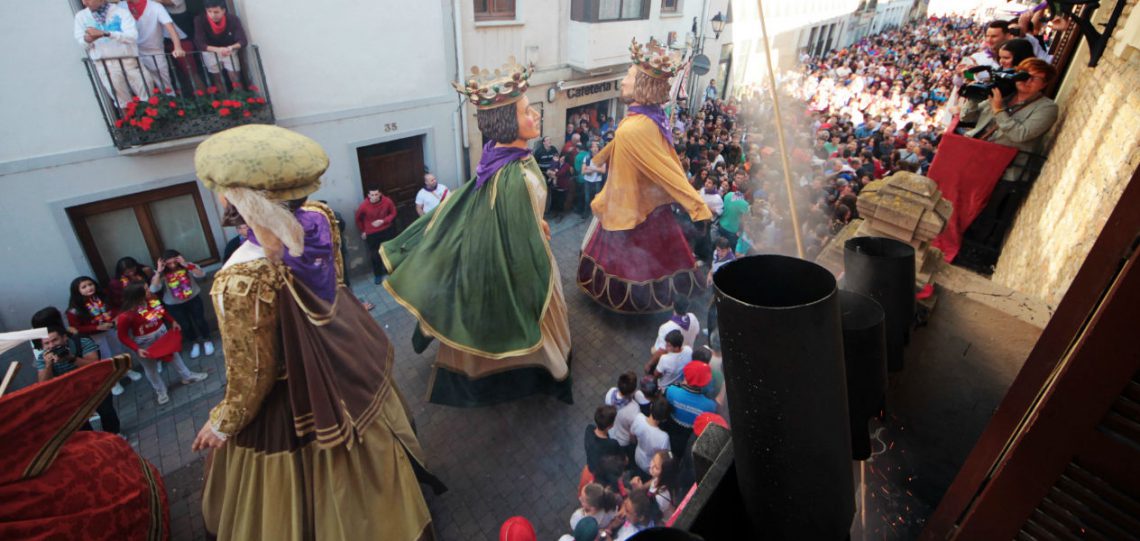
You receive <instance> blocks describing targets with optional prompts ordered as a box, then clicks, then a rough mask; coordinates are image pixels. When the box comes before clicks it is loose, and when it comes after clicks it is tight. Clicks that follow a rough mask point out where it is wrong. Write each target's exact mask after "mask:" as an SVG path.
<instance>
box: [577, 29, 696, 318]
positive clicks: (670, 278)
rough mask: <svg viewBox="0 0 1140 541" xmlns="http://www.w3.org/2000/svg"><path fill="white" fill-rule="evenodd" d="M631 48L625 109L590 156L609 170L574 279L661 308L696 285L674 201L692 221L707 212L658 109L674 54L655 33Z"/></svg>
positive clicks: (645, 308) (635, 306)
mask: <svg viewBox="0 0 1140 541" xmlns="http://www.w3.org/2000/svg"><path fill="white" fill-rule="evenodd" d="M629 50H630V58H631V60H632V61H633V65H632V66H630V68H629V72H628V73H627V74H626V76H625V78H624V79H622V81H621V96H622V100H623V101H625V102H626V104H627V105H628V106H629V108H628V111H627V113H628V114H627V115H626V117H625V119H623V120H622V121H621V124H619V125H618V129H617V133H616V134H614V139H613V141H611V142H610V143H609V144H608V145H606V146H605V148H603V149H602V150H601V152H599V153H598V155H596V156H594V159H593V162H594V164H595V165H598V166H601V165H606V166H607V168H608V171H609V177H608V178H607V179H606V185H605V187H604V188H602V191H601V192H600V193H598V195H597V197H595V198H594V201H593V203H592V204H591V205H590V208H591V209H592V210H593V212H594V220H593V221H592V222H591V224H590V228H589V230H588V231H587V232H586V238H585V239H584V242H583V244H582V255H581V258H580V259H579V262H578V286H579V287H580V288H581V289H582V290H583V291H585V292H586V294H588V295H589V296H590V297H591V298H593V299H594V300H595V301H597V302H598V303H599V304H601V305H602V306H604V307H606V308H608V309H610V310H614V311H616V312H622V313H647V312H661V311H664V310H668V309H670V308H672V306H673V299H674V297H675V296H679V295H680V296H688V295H691V294H692V293H694V292H695V290H696V289H697V288H699V287H701V285H700V284H701V280H700V279H699V277H698V276H697V274H698V273H697V271H696V267H697V262H696V259H695V258H694V257H693V252H692V250H691V249H690V248H689V244H688V242H687V241H686V240H685V236H684V233H682V231H681V227H680V225H678V224H677V221H676V219H675V218H674V217H673V213H672V209H671V207H672V203H674V202H676V203H678V204H679V205H680V206H681V207H682V208H683V209H684V211H685V212H687V213H688V214H689V217H690V218H692V220H693V221H694V222H695V221H701V220H709V219H711V218H712V213H711V212H710V211H709V209H708V206H706V205H705V203H704V201H703V200H702V199H701V196H700V194H699V193H697V191H696V190H695V189H694V188H693V187H692V186H691V185H690V184H689V181H688V178H687V177H686V176H685V172H684V170H683V169H682V168H681V162H680V160H679V159H678V158H677V153H676V151H675V150H674V149H673V135H672V132H671V130H670V127H669V125H668V124H669V123H668V120H667V119H666V116H665V113H664V111H663V110H662V108H661V106H662V104H664V103H666V102H668V101H669V90H670V83H669V80H670V79H671V78H672V77H673V76H674V75H676V73H677V70H678V68H679V61H678V60H677V59H676V58H674V57H673V56H672V55H670V54H669V52H668V51H667V50H666V49H665V48H664V47H662V46H661V45H660V44H658V43H657V42H656V41H655V40H653V39H650V40H649V43H647V44H644V45H642V44H639V43H637V40H636V39H634V40H633V41H632V43H631V44H630V48H629Z"/></svg>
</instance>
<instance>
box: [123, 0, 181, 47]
mask: <svg viewBox="0 0 1140 541" xmlns="http://www.w3.org/2000/svg"><path fill="white" fill-rule="evenodd" d="M123 4H126V2H123ZM131 18H132V19H133V18H134V16H131ZM172 23H174V20H173V19H171V18H170V14H169V13H167V11H166V8H164V7H162V4H159V3H158V2H147V3H146V10H144V11H143V14H142V17H139V19H138V21H135V27H137V28H138V32H139V52H140V53H142V54H160V53H163V52H164V50H163V46H162V37H163V36H164V35H165V33H166V29H164V28H163V25H165V24H172ZM174 29H175V30H178V33H179V34H180V35H179V36H178V37H179V38H180V39H181V38H185V37H186V36H185V35H184V34H183V33H182V30H181V29H179V28H178V27H174ZM167 37H169V36H167Z"/></svg>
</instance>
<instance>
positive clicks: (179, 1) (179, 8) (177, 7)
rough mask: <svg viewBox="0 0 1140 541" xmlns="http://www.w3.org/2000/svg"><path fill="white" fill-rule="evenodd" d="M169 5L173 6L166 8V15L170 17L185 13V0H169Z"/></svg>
mask: <svg viewBox="0 0 1140 541" xmlns="http://www.w3.org/2000/svg"><path fill="white" fill-rule="evenodd" d="M171 3H172V4H174V5H173V6H170V7H168V8H166V12H167V13H169V14H171V15H180V14H182V13H186V0H171ZM163 7H166V6H163Z"/></svg>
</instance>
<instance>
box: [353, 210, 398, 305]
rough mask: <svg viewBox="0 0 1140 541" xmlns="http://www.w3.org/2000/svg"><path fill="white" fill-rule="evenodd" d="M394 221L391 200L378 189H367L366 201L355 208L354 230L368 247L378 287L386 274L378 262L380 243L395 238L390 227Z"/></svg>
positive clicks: (382, 265) (394, 211) (394, 216)
mask: <svg viewBox="0 0 1140 541" xmlns="http://www.w3.org/2000/svg"><path fill="white" fill-rule="evenodd" d="M395 220H396V204H395V203H393V202H392V198H390V197H387V196H385V195H384V194H382V193H380V188H369V189H368V199H365V200H364V202H363V203H361V204H360V206H359V207H357V208H356V228H357V229H359V230H360V238H362V239H364V241H365V244H367V245H368V259H369V261H371V262H372V277H373V282H374V283H376V284H378V285H379V284H380V282H381V281H382V280H383V279H384V275H385V274H386V271H385V270H384V262H383V261H381V260H380V243H382V242H384V241H387V240H391V239H392V238H393V237H395V236H396V229H395V228H394V227H392V223H393V222H394V221H395Z"/></svg>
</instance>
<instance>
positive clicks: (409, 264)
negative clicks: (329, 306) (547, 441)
mask: <svg viewBox="0 0 1140 541" xmlns="http://www.w3.org/2000/svg"><path fill="white" fill-rule="evenodd" d="M530 73H531V70H530V69H529V68H525V67H522V66H520V65H517V64H515V62H514V60H513V59H511V60H510V61H508V63H507V64H506V65H504V66H503V67H502V68H499V69H496V70H494V71H493V72H492V71H488V70H480V69H478V68H473V69H472V74H471V76H470V77H469V78H468V80H467V81H465V82H464V83H463V84H462V85H456V89H457V90H458V91H459V92H460V94H462V95H463V96H464V97H465V98H466V99H468V100H470V102H471V103H472V105H474V106H475V109H476V117H477V119H478V122H479V130H480V131H481V132H482V133H483V136H484V138H486V140H487V143H486V144H485V145H484V146H483V155H482V157H481V159H480V160H479V166H478V168H477V169H476V171H475V178H474V179H472V180H471V181H470V182H467V183H466V184H464V185H463V187H462V188H460V189H458V190H456V191H455V192H453V193H452V194H451V196H450V197H448V198H447V199H446V200H444V202H443V203H441V204H440V205H439V206H438V207H436V208H435V209H434V210H433V211H432V212H430V213H428V214H425V215H423V216H421V217H420V218H419V219H418V220H416V222H415V223H413V224H412V225H411V226H409V227H408V228H407V229H406V230H404V232H403V233H401V234H400V236H398V237H396V238H395V239H393V240H391V241H388V242H386V243H384V244H383V245H382V246H381V247H380V256H381V258H382V259H383V261H384V265H385V266H386V267H387V268H388V271H389V272H390V273H391V274H390V276H389V278H388V280H387V281H386V282H384V288H385V289H387V290H388V292H389V293H391V294H392V297H394V298H395V299H396V301H397V302H398V303H400V304H401V305H402V306H403V307H404V308H406V309H407V310H408V311H409V312H411V313H412V315H413V316H415V318H416V320H417V322H418V326H417V328H416V331H415V334H414V335H413V345H415V348H416V351H417V352H422V351H423V349H424V348H426V347H427V342H428V338H436V339H438V340H439V342H440V345H439V353H438V354H437V356H436V361H435V365H434V367H433V370H432V376H431V380H430V383H429V387H430V388H429V390H428V399H429V400H430V401H431V402H434V403H437V404H446V405H452V406H461V407H469V406H481V405H489V404H494V403H497V402H503V401H507V400H513V399H516V398H521V397H524V396H528V395H532V394H537V393H545V394H550V395H553V396H555V397H557V398H559V399H561V400H563V401H566V402H570V401H571V400H572V398H571V382H570V365H569V362H570V359H569V357H570V326H569V321H568V319H567V315H566V302H565V300H564V298H563V295H562V283H561V280H560V278H559V274H558V265H557V264H556V263H555V261H554V257H553V255H552V254H551V251H550V242H549V240H550V229H549V227H548V226H547V224H546V222H545V221H543V219H542V215H543V211H544V209H545V208H546V183H545V181H544V180H543V176H542V173H541V172H540V170H539V168H538V164H537V163H536V162H535V160H534V157H533V156H531V153H530V150H529V149H528V148H527V146H526V143H527V141H528V140H530V139H534V138H536V137H538V136H539V134H540V129H539V125H538V123H539V115H538V113H537V112H536V111H535V110H534V109H533V108H531V107H530V102H529V100H528V99H527V97H526V91H527V88H528V86H529V82H528V79H529V77H530Z"/></svg>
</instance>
